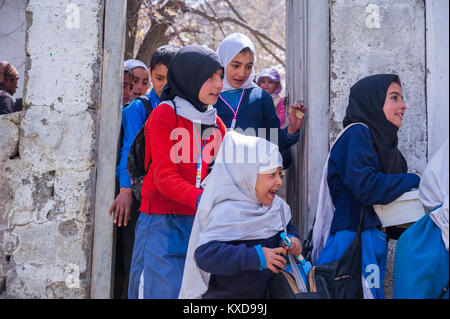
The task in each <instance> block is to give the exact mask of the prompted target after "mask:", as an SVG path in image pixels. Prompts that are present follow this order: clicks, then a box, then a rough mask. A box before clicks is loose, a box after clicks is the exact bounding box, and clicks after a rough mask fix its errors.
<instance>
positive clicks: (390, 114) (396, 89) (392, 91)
mask: <svg viewBox="0 0 450 319" xmlns="http://www.w3.org/2000/svg"><path fill="white" fill-rule="evenodd" d="M383 111H384V115H385V116H386V118H387V120H388V121H389V122H391V123H392V124H394V125H395V126H397V127H398V128H400V127H401V126H402V122H403V116H404V115H405V111H406V105H405V102H404V101H403V93H402V87H401V86H400V85H399V84H398V83H396V82H392V83H391V85H390V86H389V88H388V90H387V93H386V100H385V102H384V106H383Z"/></svg>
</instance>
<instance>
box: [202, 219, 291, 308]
mask: <svg viewBox="0 0 450 319" xmlns="http://www.w3.org/2000/svg"><path fill="white" fill-rule="evenodd" d="M286 228H287V229H286V230H287V232H288V234H289V235H290V236H295V237H297V238H298V237H299V236H298V234H297V232H296V230H295V226H294V225H293V224H292V222H289V224H288V225H287V227H286ZM280 233H281V232H279V233H277V234H276V235H274V236H272V237H270V238H267V239H258V240H247V241H232V242H226V243H225V242H219V241H212V242H209V243H207V244H204V245H201V246H200V247H198V248H197V249H196V250H195V253H194V257H195V261H196V263H197V265H198V267H199V268H200V269H202V270H204V271H206V272H209V273H211V277H210V280H209V288H208V290H207V291H206V293H205V294H204V295H203V298H204V299H210V298H214V299H215V298H220V299H222V298H224V299H231V298H233V299H244V298H258V299H261V298H264V297H265V293H266V288H267V285H268V283H269V277H270V273H271V271H270V270H268V269H261V268H262V267H261V265H262V264H264V262H262V259H263V258H265V257H264V253H263V252H262V247H267V248H277V247H281V238H280ZM264 260H265V259H264Z"/></svg>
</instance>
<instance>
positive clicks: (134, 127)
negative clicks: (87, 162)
mask: <svg viewBox="0 0 450 319" xmlns="http://www.w3.org/2000/svg"><path fill="white" fill-rule="evenodd" d="M147 97H148V98H149V100H150V102H151V103H152V106H153V109H155V107H157V106H158V105H159V103H160V101H159V97H158V95H157V94H156V93H155V91H154V90H153V89H152V90H151V91H150V93H149V94H148V95H147ZM145 120H146V119H145V106H144V103H142V101H141V100H139V99H134V100H133V102H131V103H130V104H129V105H128V106H126V107H124V108H123V109H122V132H123V138H122V143H121V147H120V161H119V165H118V166H117V168H116V177H117V179H118V180H119V184H120V187H129V188H131V180H130V176H129V175H128V171H127V158H128V152H129V151H130V147H131V144H133V141H134V138H135V137H136V134H137V133H138V132H139V130H140V129H141V128H142V126H143V125H144V124H145Z"/></svg>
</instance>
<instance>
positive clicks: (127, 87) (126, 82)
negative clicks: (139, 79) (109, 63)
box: [122, 66, 134, 107]
mask: <svg viewBox="0 0 450 319" xmlns="http://www.w3.org/2000/svg"><path fill="white" fill-rule="evenodd" d="M133 87H134V76H133V72H132V71H131V70H130V69H129V68H128V67H126V66H125V67H124V69H123V86H122V107H125V106H127V105H128V104H130V102H131V101H132V99H131V97H132V95H133Z"/></svg>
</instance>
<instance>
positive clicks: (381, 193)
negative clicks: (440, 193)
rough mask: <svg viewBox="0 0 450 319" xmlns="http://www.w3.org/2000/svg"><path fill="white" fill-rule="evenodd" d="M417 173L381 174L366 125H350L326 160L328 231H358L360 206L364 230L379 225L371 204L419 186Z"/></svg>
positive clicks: (383, 203)
mask: <svg viewBox="0 0 450 319" xmlns="http://www.w3.org/2000/svg"><path fill="white" fill-rule="evenodd" d="M419 182H420V178H419V176H417V175H416V174H410V173H406V174H384V173H382V172H381V169H380V167H379V163H378V157H377V153H376V151H375V148H374V146H373V144H372V137H371V135H370V131H369V129H368V128H367V127H365V126H363V125H355V126H352V127H351V128H349V129H348V130H347V131H346V132H345V133H344V135H342V136H341V138H340V139H339V140H338V141H337V142H336V144H335V145H334V147H333V149H332V151H331V154H330V158H329V161H328V186H329V189H330V194H331V198H332V201H333V204H334V206H335V212H334V217H333V221H332V224H331V229H330V233H331V234H332V233H335V232H337V231H339V230H344V229H346V230H352V231H357V228H358V224H359V219H360V209H361V205H364V207H365V215H364V221H363V229H367V228H370V227H376V226H381V222H380V220H379V219H378V216H377V215H376V213H375V211H374V209H373V207H372V205H374V204H382V205H386V204H388V203H390V202H392V201H393V200H395V199H397V198H398V197H399V196H401V195H402V194H403V193H405V192H408V191H410V190H411V189H412V188H415V187H418V186H419Z"/></svg>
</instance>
